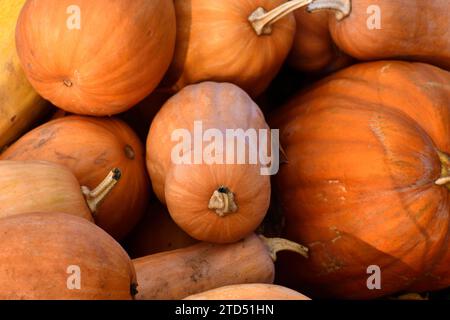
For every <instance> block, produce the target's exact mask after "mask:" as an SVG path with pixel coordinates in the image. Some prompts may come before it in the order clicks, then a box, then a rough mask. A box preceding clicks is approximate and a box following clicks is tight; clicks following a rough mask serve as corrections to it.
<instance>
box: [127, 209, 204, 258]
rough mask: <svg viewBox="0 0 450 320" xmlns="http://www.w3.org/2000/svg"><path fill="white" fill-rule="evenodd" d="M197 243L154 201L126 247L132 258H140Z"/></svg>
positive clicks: (128, 239)
mask: <svg viewBox="0 0 450 320" xmlns="http://www.w3.org/2000/svg"><path fill="white" fill-rule="evenodd" d="M195 243H197V240H195V239H193V238H191V237H190V236H189V235H188V234H187V233H186V232H184V231H183V230H182V229H181V228H180V227H179V226H177V224H176V223H175V222H174V221H173V220H172V218H171V217H170V214H169V212H168V211H167V209H166V208H165V207H164V206H163V205H162V204H160V203H159V202H158V201H154V202H152V203H151V204H150V205H149V209H148V210H147V213H146V214H145V215H144V217H143V218H142V219H141V220H140V221H139V222H138V224H137V225H136V228H134V229H133V231H132V232H131V233H130V236H129V237H128V238H127V239H126V246H125V247H126V249H127V252H128V254H129V255H130V256H131V257H132V258H139V257H144V256H147V255H150V254H155V253H159V252H164V251H170V250H176V249H181V248H185V247H188V246H190V245H193V244H195Z"/></svg>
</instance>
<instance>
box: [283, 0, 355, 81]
mask: <svg viewBox="0 0 450 320" xmlns="http://www.w3.org/2000/svg"><path fill="white" fill-rule="evenodd" d="M329 14H330V13H328V12H327V11H319V12H314V13H309V12H307V11H306V9H299V10H296V11H294V15H295V21H296V23H297V31H296V33H295V38H294V43H293V45H292V49H291V52H290V54H289V59H288V62H289V65H291V66H292V67H294V68H295V69H297V70H299V71H304V72H311V73H321V74H325V73H331V72H334V71H336V70H339V69H342V68H344V67H346V66H347V65H349V64H350V63H351V58H350V57H349V56H347V55H346V54H344V53H343V52H342V51H340V50H339V48H337V47H336V45H335V44H334V42H333V39H331V35H330V29H329V27H328V20H329Z"/></svg>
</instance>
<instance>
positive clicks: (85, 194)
mask: <svg viewBox="0 0 450 320" xmlns="http://www.w3.org/2000/svg"><path fill="white" fill-rule="evenodd" d="M119 179H120V171H119V170H118V169H115V170H114V171H112V172H111V173H110V174H109V175H108V176H107V177H106V178H105V179H104V180H103V181H102V182H101V183H100V184H99V186H98V187H97V188H95V189H93V190H90V189H89V188H87V187H86V186H82V187H81V188H80V184H79V182H78V180H77V179H76V178H75V176H74V175H73V174H72V173H71V172H70V171H69V170H68V169H67V168H66V167H63V166H62V165H58V164H54V163H50V162H44V161H6V160H2V161H0V217H7V216H11V215H17V214H23V213H28V212H33V211H40V212H64V213H67V214H72V215H77V216H80V217H82V218H85V219H87V220H89V221H93V218H92V214H93V213H95V212H96V210H97V208H98V206H99V205H100V204H101V202H102V201H103V200H104V199H105V198H106V197H107V196H108V193H109V192H110V191H111V189H112V188H113V187H114V185H115V184H116V183H117V181H118V180H119Z"/></svg>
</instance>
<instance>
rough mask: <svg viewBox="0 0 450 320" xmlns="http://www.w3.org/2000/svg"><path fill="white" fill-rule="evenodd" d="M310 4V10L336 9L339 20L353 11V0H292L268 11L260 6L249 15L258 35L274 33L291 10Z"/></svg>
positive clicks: (249, 19)
mask: <svg viewBox="0 0 450 320" xmlns="http://www.w3.org/2000/svg"><path fill="white" fill-rule="evenodd" d="M305 6H308V11H309V12H313V11H317V10H334V11H336V17H337V19H338V20H341V19H343V18H344V17H346V16H348V15H349V14H350V11H351V0H291V1H288V2H286V3H283V4H282V5H280V6H278V7H276V8H275V9H273V10H271V11H269V12H267V11H266V10H265V9H264V8H262V7H259V8H258V9H256V10H255V11H254V12H253V13H252V14H251V15H250V16H249V17H248V21H250V23H251V25H252V27H253V29H254V30H255V32H256V34H257V35H258V36H261V35H269V34H271V33H272V26H273V24H274V23H275V22H277V21H278V20H280V19H282V18H284V17H285V16H287V15H288V14H290V13H291V12H293V11H295V10H297V9H300V8H303V7H305Z"/></svg>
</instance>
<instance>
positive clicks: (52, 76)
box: [16, 0, 176, 116]
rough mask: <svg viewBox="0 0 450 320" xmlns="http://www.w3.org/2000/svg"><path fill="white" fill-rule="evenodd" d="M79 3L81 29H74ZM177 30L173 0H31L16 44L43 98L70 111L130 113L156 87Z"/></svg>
mask: <svg viewBox="0 0 450 320" xmlns="http://www.w3.org/2000/svg"><path fill="white" fill-rule="evenodd" d="M73 6H77V7H78V8H79V13H80V19H81V20H80V21H81V24H80V29H77V28H76V25H75V29H73V28H74V27H73V26H74V24H73V22H74V21H75V22H76V18H77V14H76V11H71V10H73V8H74V7H73ZM67 12H69V13H67ZM74 19H75V20H74ZM69 26H71V28H69ZM175 32H176V30H175V13H174V7H173V2H172V1H171V0H152V1H145V0H136V1H132V2H130V1H123V0H119V1H108V0H98V1H89V0H75V1H72V0H61V1H57V3H55V1H52V0H28V1H27V3H26V4H25V6H24V9H23V10H22V13H21V15H20V18H19V20H18V23H17V32H16V43H17V51H18V54H19V57H20V60H21V62H22V66H23V67H24V70H25V74H26V75H27V77H28V79H29V80H30V82H31V84H32V85H33V87H34V88H35V89H36V90H37V91H38V92H39V93H40V95H41V96H43V97H44V98H46V99H47V100H50V101H51V102H52V103H53V104H54V105H56V106H58V107H60V108H62V109H64V110H66V111H68V112H72V113H77V114H84V115H96V116H101V115H113V114H117V113H120V112H123V111H126V110H128V109H129V108H131V107H132V106H133V105H135V104H137V103H138V102H139V101H141V100H142V99H144V98H145V97H146V96H147V95H148V94H150V93H151V92H152V91H153V90H154V89H155V88H156V86H157V85H158V83H159V82H160V80H161V79H162V77H163V75H164V73H165V72H166V70H167V68H168V67H169V65H170V61H171V59H172V56H173V50H174V46H175Z"/></svg>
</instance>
